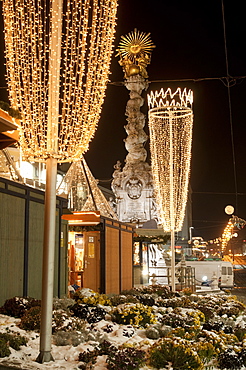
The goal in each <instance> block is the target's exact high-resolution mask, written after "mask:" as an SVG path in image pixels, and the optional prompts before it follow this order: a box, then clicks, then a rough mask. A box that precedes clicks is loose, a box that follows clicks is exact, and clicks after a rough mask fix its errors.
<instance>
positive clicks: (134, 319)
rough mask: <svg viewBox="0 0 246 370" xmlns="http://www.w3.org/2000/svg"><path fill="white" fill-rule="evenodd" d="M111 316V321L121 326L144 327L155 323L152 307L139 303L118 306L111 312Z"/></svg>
mask: <svg viewBox="0 0 246 370" xmlns="http://www.w3.org/2000/svg"><path fill="white" fill-rule="evenodd" d="M111 315H112V320H113V321H115V322H117V323H118V324H123V325H133V326H142V327H145V326H147V325H149V324H155V322H156V318H155V315H154V314H153V309H152V307H148V306H144V305H143V304H141V303H137V304H131V303H128V304H125V305H122V306H118V307H116V308H115V309H114V310H113V311H112V312H111Z"/></svg>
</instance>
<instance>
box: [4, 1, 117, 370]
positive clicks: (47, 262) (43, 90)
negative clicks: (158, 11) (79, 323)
mask: <svg viewBox="0 0 246 370" xmlns="http://www.w3.org/2000/svg"><path fill="white" fill-rule="evenodd" d="M116 11H117V0H100V1H97V0H67V1H64V3H63V0H50V1H48V2H46V1H43V0H28V1H22V0H3V17H4V32H5V55H6V66H7V82H8V88H9V99H10V102H11V105H12V107H13V108H17V109H19V110H20V113H21V120H20V124H19V132H20V145H21V148H22V153H23V157H24V159H27V160H29V161H30V160H31V161H37V162H45V163H46V191H45V220H44V245H43V280H42V308H41V331H40V354H39V356H38V358H37V361H38V362H41V363H43V362H45V361H50V360H53V358H52V355H51V334H52V308H53V307H52V306H53V285H54V253H55V220H56V176H57V163H58V162H59V163H62V162H72V161H75V160H80V159H81V156H82V154H83V153H84V152H85V151H86V150H88V146H89V142H90V140H91V139H92V137H93V135H94V133H95V130H96V126H97V123H98V121H99V118H100V113H101V108H102V103H103V100H104V96H105V90H106V84H107V81H108V75H109V66H110V60H111V55H112V46H113V40H114V33H115V25H116Z"/></svg>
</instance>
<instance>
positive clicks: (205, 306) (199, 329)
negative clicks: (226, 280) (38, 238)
mask: <svg viewBox="0 0 246 370" xmlns="http://www.w3.org/2000/svg"><path fill="white" fill-rule="evenodd" d="M39 325H40V301H37V300H34V299H31V298H28V299H24V298H21V297H14V298H12V299H9V300H7V301H6V302H5V304H4V305H3V307H1V308H0V369H1V365H5V366H11V367H16V368H17V369H84V370H86V369H97V370H106V369H109V370H119V369H121V370H131V369H141V370H146V369H173V370H181V369H184V370H185V369H193V370H194V369H199V370H202V369H228V370H230V369H236V370H240V369H246V310H245V306H244V305H243V304H242V303H241V302H239V301H238V300H237V299H236V298H235V297H233V296H231V295H230V294H229V293H228V294H226V293H221V294H214V295H212V294H207V295H205V296H203V295H197V294H190V292H189V291H184V292H180V293H171V292H170V290H169V289H168V288H167V287H164V286H146V287H140V288H134V289H132V290H130V291H125V292H122V294H121V295H112V296H106V295H103V294H101V295H100V294H98V293H95V292H93V291H91V290H89V289H82V290H81V291H79V292H76V293H75V295H74V297H73V299H70V298H64V299H55V300H54V315H53V325H52V330H53V344H52V356H53V358H54V360H55V361H54V362H49V363H44V364H39V363H37V362H36V358H37V357H38V354H39Z"/></svg>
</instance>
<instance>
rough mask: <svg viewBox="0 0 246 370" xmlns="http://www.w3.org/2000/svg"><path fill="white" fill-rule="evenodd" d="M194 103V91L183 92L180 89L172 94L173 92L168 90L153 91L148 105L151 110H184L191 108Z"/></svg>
mask: <svg viewBox="0 0 246 370" xmlns="http://www.w3.org/2000/svg"><path fill="white" fill-rule="evenodd" d="M192 103H193V91H192V90H188V91H187V89H186V88H185V89H184V90H181V88H180V87H178V88H177V90H176V91H175V92H174V93H172V90H171V89H170V88H168V89H167V90H166V91H164V89H161V90H160V91H155V92H153V91H151V92H150V94H149V95H148V105H149V107H150V108H161V107H174V108H179V107H180V108H184V107H191V106H192Z"/></svg>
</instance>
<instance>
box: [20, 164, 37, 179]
mask: <svg viewBox="0 0 246 370" xmlns="http://www.w3.org/2000/svg"><path fill="white" fill-rule="evenodd" d="M33 172H34V168H33V165H32V164H31V163H29V162H21V165H20V174H21V176H22V177H23V178H26V179H33Z"/></svg>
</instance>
